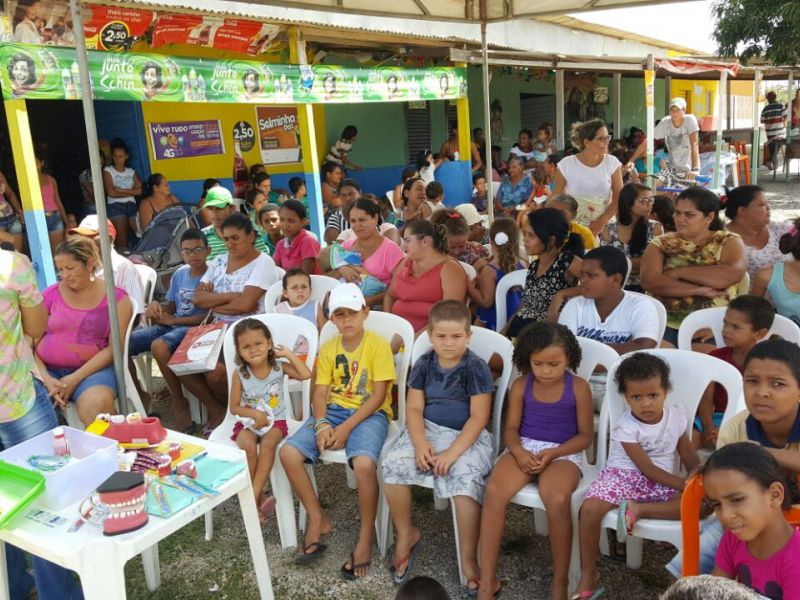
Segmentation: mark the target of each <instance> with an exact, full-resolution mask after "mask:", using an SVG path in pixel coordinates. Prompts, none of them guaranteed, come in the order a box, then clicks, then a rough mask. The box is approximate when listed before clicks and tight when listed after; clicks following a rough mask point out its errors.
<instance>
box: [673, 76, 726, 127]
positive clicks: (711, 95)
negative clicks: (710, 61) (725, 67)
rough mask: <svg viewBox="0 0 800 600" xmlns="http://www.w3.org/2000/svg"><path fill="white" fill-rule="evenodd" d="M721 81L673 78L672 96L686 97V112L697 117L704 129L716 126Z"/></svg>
mask: <svg viewBox="0 0 800 600" xmlns="http://www.w3.org/2000/svg"><path fill="white" fill-rule="evenodd" d="M718 91H719V81H713V80H712V81H696V80H691V79H673V80H672V85H671V86H670V94H669V97H670V98H676V97H680V98H685V99H686V112H687V113H691V114H693V115H694V116H696V117H697V120H698V121H701V120H703V121H702V122H701V123H700V127H701V129H703V130H708V129H714V128H716V119H715V117H716V116H717V112H718V104H719V98H718V96H717V94H718Z"/></svg>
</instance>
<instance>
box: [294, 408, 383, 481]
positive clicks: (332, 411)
mask: <svg viewBox="0 0 800 600" xmlns="http://www.w3.org/2000/svg"><path fill="white" fill-rule="evenodd" d="M355 413H356V409H355V408H342V407H341V406H339V405H338V404H328V412H327V414H326V415H325V418H326V419H327V420H328V421H329V422H330V424H331V425H332V426H333V427H336V426H338V425H341V424H342V423H344V422H345V421H346V420H347V419H349V418H350V417H352V416H353V415H354V414H355ZM388 431H389V421H388V419H387V418H386V413H384V412H376V413H374V414H372V415H370V416H368V417H367V418H366V419H364V420H363V421H361V423H359V424H358V425H356V426H355V428H354V429H353V431H351V432H350V436H349V437H348V438H347V442H345V445H344V451H345V454H346V456H347V462H348V463H350V466H351V467H352V466H353V459H354V458H355V457H356V456H366V457H368V458H371V459H372V462H374V463H375V465H377V464H378V459H380V456H381V450H382V449H383V444H384V442H386V434H387V432H388ZM286 443H287V444H289V445H290V446H292V447H294V448H296V449H297V451H298V452H300V454H302V455H303V456H305V457H306V460H307V462H310V463H315V462H317V460H318V459H319V449H318V448H317V437H316V435H315V433H314V417H309V419H308V420H307V421H306V422H305V423H303V426H302V427H301V428H300V429H298V430H297V431H296V432H295V433H294V435H292V436H291V437H290V438H289V439H288V440H286Z"/></svg>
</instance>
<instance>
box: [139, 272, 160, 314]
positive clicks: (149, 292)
mask: <svg viewBox="0 0 800 600" xmlns="http://www.w3.org/2000/svg"><path fill="white" fill-rule="evenodd" d="M133 266H134V267H136V272H137V273H139V278H140V279H141V280H142V288H143V289H144V304H145V306H144V307H145V308H147V305H148V304H150V303H151V302H152V301H153V294H154V293H155V291H156V280H157V279H158V273H156V270H155V269H154V268H153V267H151V266H149V265H141V264H137V263H134V264H133ZM133 314H136V313H133Z"/></svg>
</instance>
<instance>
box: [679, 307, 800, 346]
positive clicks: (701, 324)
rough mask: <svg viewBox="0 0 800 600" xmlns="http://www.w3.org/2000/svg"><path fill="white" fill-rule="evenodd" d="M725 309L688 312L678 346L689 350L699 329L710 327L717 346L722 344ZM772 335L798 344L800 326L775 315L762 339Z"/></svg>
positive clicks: (681, 327)
mask: <svg viewBox="0 0 800 600" xmlns="http://www.w3.org/2000/svg"><path fill="white" fill-rule="evenodd" d="M726 310H728V309H727V308H726V307H725V306H715V307H713V308H703V309H701V310H696V311H694V312H693V313H691V314H689V315H688V316H687V317H686V318H685V319H684V320H683V322H682V323H681V326H680V329H678V348H680V349H681V350H691V349H692V338H693V337H694V334H695V333H697V332H698V331H700V330H701V329H710V330H711V331H712V332H713V333H714V341H715V342H716V344H717V348H721V347H722V346H724V345H725V342H724V341H723V340H722V325H723V320H724V319H725V311H726ZM773 335H777V336H780V337H782V338H783V339H785V340H786V341H787V342H792V343H794V344H800V327H798V326H797V325H796V324H795V323H794V321H792V320H791V319H787V318H786V317H784V316H781V315H775V320H774V321H773V322H772V327H770V329H769V331H768V332H767V335H765V336H764V340H768V339H769V338H770V337H772V336H773ZM762 341H763V340H762Z"/></svg>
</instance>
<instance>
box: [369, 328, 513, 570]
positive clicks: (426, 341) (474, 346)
mask: <svg viewBox="0 0 800 600" xmlns="http://www.w3.org/2000/svg"><path fill="white" fill-rule="evenodd" d="M430 349H431V341H430V338H429V337H428V332H427V331H423V332H422V333H421V334H420V335H419V337H418V338H417V341H416V342H414V348H413V350H412V352H411V364H412V365H413V364H415V363H416V362H417V360H419V358H420V357H421V356H422V355H424V354H425V353H426V352H428V351H429V350H430ZM469 349H470V350H472V351H473V352H474V353H475V354H477V355H478V356H479V357H480V358H482V359H483V360H485V361H486V362H489V359H491V358H492V356H494V355H495V354H496V355H498V356H499V357H500V359H501V360H502V361H503V371H502V373H501V374H500V377H499V378H498V379H497V380H496V381H495V393H494V402H493V410H492V412H493V420H494V423H498V422H499V421H500V420H501V415H502V412H503V402H504V400H505V397H506V391H507V390H508V382H509V380H510V379H511V371H512V366H513V365H512V362H511V358H512V355H513V354H514V346H513V345H512V344H511V341H510V340H509V339H508V338H507V337H505V336H503V335H500V334H499V333H496V332H494V331H491V330H490V329H484V328H481V327H472V338H471V339H470V342H469ZM403 422H405V416H404V417H403ZM492 431H495V425H493V426H492ZM394 439H396V436H395V438H393V439H391V440H387V445H388V443H389V442H394ZM499 443H500V438H499V437H498V436H497V434H496V433H495V434H494V435H493V436H492V445H493V450H494V452H495V454H496V453H497V447H498V445H499ZM381 484H383V483H382V482H381ZM421 487H425V488H428V489H433V476H432V475H430V476H428V477H426V478H425V482H424V483H422V484H421ZM381 502H382V503H383V506H382V508H381V511H380V516H381V526H380V530H381V531H382V532H383V536H384V538H383V540H382V543H380V544H379V546H380V547H382V548H383V549H384V550H388V548H389V545H390V543H391V537H392V529H393V528H392V521H391V519H390V518H389V505H388V503H386V498H385V496H383V494H381ZM450 507H451V509H452V513H453V534H454V536H455V540H456V561H457V563H458V576H459V578H460V580H461V583H462V584H466V583H467V581H466V578H465V577H464V573H463V572H462V570H461V542H460V540H459V537H458V523H457V521H456V504H455V502H452V501H451V502H450Z"/></svg>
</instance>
